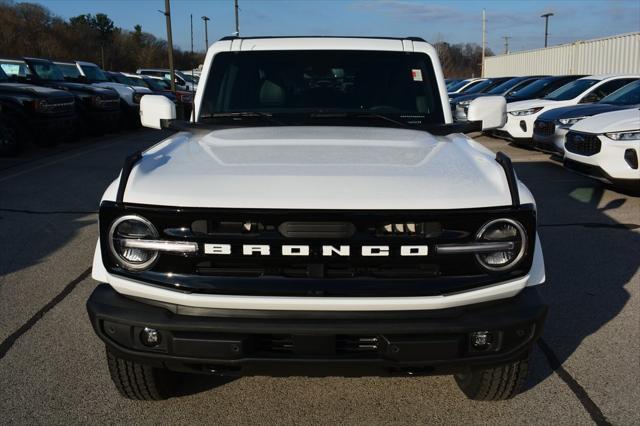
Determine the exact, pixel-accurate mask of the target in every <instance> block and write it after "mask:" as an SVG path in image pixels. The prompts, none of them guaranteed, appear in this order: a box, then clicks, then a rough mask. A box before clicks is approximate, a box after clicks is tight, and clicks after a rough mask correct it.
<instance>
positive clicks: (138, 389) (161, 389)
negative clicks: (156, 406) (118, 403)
mask: <svg viewBox="0 0 640 426" xmlns="http://www.w3.org/2000/svg"><path fill="white" fill-rule="evenodd" d="M107 363H108V364H109V373H110V374H111V380H113V383H114V384H115V385H116V388H117V389H118V392H120V394H122V396H124V397H125V398H129V399H138V400H144V401H159V400H163V399H167V398H169V397H171V396H172V395H173V381H172V375H171V372H169V371H168V370H164V369H161V368H155V367H151V366H149V365H144V364H138V363H137V362H133V361H127V360H125V359H122V358H119V357H118V356H117V355H114V354H113V353H111V352H110V351H109V350H108V349H107Z"/></svg>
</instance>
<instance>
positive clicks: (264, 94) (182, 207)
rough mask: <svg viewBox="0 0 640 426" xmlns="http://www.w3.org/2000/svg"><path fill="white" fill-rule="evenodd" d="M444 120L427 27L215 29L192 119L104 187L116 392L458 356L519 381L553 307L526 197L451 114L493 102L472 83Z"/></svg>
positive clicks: (100, 327) (510, 392)
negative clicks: (251, 34) (407, 33)
mask: <svg viewBox="0 0 640 426" xmlns="http://www.w3.org/2000/svg"><path fill="white" fill-rule="evenodd" d="M468 120H469V121H468V122H464V123H453V121H452V117H451V111H450V108H449V103H448V99H447V92H446V88H445V81H444V77H443V74H442V70H441V67H440V63H439V61H438V57H437V54H436V51H435V50H434V48H433V47H432V46H431V45H429V44H428V43H426V42H425V41H424V40H422V39H418V38H405V39H394V38H344V37H289V38H268V37H267V38H235V37H231V38H224V39H222V40H220V41H218V42H217V43H215V44H213V45H212V46H211V47H210V48H209V51H208V53H207V56H206V60H205V64H204V69H203V72H202V77H201V80H200V84H199V86H198V90H197V93H196V98H195V111H194V114H193V115H192V120H191V121H190V122H179V121H177V120H175V105H174V103H173V102H171V101H170V100H169V99H167V98H166V97H164V96H153V95H146V96H144V97H143V98H142V100H141V121H142V123H143V125H145V126H147V127H152V128H163V127H168V128H173V129H175V130H177V132H176V133H174V134H173V135H172V136H170V137H169V138H167V139H165V140H164V141H162V142H160V143H158V144H157V145H155V146H153V147H151V148H149V149H147V150H146V151H144V152H137V153H134V154H132V155H131V156H130V157H128V158H127V159H126V161H125V163H124V167H123V169H122V172H121V174H120V176H119V177H118V178H117V179H116V180H115V181H114V182H113V183H112V184H111V185H110V186H109V187H108V188H107V190H106V192H105V193H104V196H103V198H102V201H101V204H100V238H99V241H98V244H97V247H96V251H95V258H94V264H93V278H94V279H95V280H97V281H98V282H99V283H100V284H99V285H98V286H97V288H96V289H95V291H94V292H93V294H92V295H91V297H90V299H89V300H88V302H87V309H88V312H89V316H90V318H91V322H92V325H93V327H94V329H95V332H96V333H97V335H98V336H99V337H100V338H101V339H102V340H103V341H104V343H105V344H106V347H107V360H108V365H109V369H110V372H111V376H112V379H113V381H114V383H115V385H116V387H117V388H118V390H119V391H120V393H121V394H122V395H124V396H125V397H128V398H133V399H162V398H166V397H169V396H171V395H172V388H171V383H172V378H174V375H175V374H179V373H181V372H197V373H209V374H217V375H232V376H234V375H239V376H242V375H310V376H323V375H342V376H363V375H404V376H412V375H413V376H415V375H423V374H454V375H455V378H456V381H457V383H458V385H459V387H460V388H461V389H462V391H463V392H464V393H465V394H466V395H467V396H468V397H469V398H472V399H481V400H499V399H506V398H510V397H512V396H514V395H515V394H516V393H517V392H519V390H520V388H521V385H522V384H523V381H524V379H525V377H526V373H527V359H528V355H529V353H530V351H531V348H532V345H533V344H534V342H535V340H536V339H537V338H538V336H540V333H541V331H542V326H543V323H544V319H545V316H546V311H547V307H546V305H545V304H544V302H543V301H542V300H541V298H540V296H539V294H538V290H537V286H538V285H539V284H542V283H543V282H544V280H545V273H544V263H543V257H542V250H541V247H540V242H539V239H538V236H537V233H536V208H535V203H534V199H533V197H532V195H531V193H530V192H529V190H528V189H527V188H526V187H525V186H524V185H523V184H522V183H521V182H520V181H518V180H517V178H516V176H515V173H514V170H513V167H512V165H511V162H510V160H509V158H508V157H507V156H505V155H504V154H502V153H498V154H497V155H496V154H493V153H492V152H491V151H489V150H487V149H485V148H484V147H482V146H481V145H480V144H478V143H477V142H475V141H474V140H473V139H470V138H469V137H467V136H465V135H464V133H469V132H476V131H482V130H489V129H492V128H498V127H501V126H503V125H504V123H505V100H504V98H502V97H481V98H478V99H475V100H473V101H472V102H471V103H470V105H469V110H468Z"/></svg>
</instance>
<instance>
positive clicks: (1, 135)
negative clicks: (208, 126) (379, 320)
mask: <svg viewBox="0 0 640 426" xmlns="http://www.w3.org/2000/svg"><path fill="white" fill-rule="evenodd" d="M169 76H170V74H169V71H168V70H164V69H139V70H137V72H136V74H129V73H122V72H106V71H103V70H102V69H100V67H98V66H97V65H96V64H93V63H90V62H83V61H74V62H54V61H50V60H48V59H41V58H27V57H25V58H19V59H15V58H0V156H13V155H17V154H18V153H19V152H20V151H21V150H22V149H23V148H24V147H25V146H27V145H28V144H31V143H33V144H37V145H41V146H52V145H55V144H57V143H58V142H61V141H66V140H77V139H79V138H81V137H83V136H85V135H99V134H103V133H110V132H115V131H119V130H121V129H131V128H135V127H138V126H139V125H140V115H139V110H140V100H141V99H142V96H144V95H145V94H157V95H164V96H166V97H167V98H169V99H171V100H172V101H173V102H174V103H175V104H176V110H177V111H178V114H181V115H183V116H189V115H190V114H191V109H192V104H193V97H194V91H195V89H196V87H197V83H198V80H197V77H195V76H190V75H188V74H185V73H182V72H180V71H177V72H176V73H175V85H176V89H177V90H175V91H172V90H171V84H170V79H169Z"/></svg>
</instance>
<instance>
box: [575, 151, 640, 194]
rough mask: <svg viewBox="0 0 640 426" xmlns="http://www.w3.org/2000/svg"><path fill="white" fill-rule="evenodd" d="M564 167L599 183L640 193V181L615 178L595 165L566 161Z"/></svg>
mask: <svg viewBox="0 0 640 426" xmlns="http://www.w3.org/2000/svg"><path fill="white" fill-rule="evenodd" d="M564 166H565V167H566V168H567V169H569V170H573V171H574V172H577V173H580V174H583V175H585V176H589V177H591V178H594V179H597V180H599V181H602V182H605V183H609V184H612V185H613V186H615V187H618V188H621V189H623V190H626V191H631V192H633V193H634V194H636V193H640V179H619V178H614V177H612V176H611V175H609V174H608V173H607V172H606V171H604V170H603V169H602V168H601V167H600V166H596V165H593V164H587V163H581V162H579V161H575V160H571V159H568V158H565V159H564Z"/></svg>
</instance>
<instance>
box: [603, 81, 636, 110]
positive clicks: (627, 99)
mask: <svg viewBox="0 0 640 426" xmlns="http://www.w3.org/2000/svg"><path fill="white" fill-rule="evenodd" d="M598 103H601V104H611V105H638V104H640V80H636V81H634V82H633V83H629V84H627V85H626V86H624V87H622V88H620V89H618V90H616V91H615V92H613V93H612V94H610V95H609V96H605V97H604V98H602V100H601V101H600V102H598Z"/></svg>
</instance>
